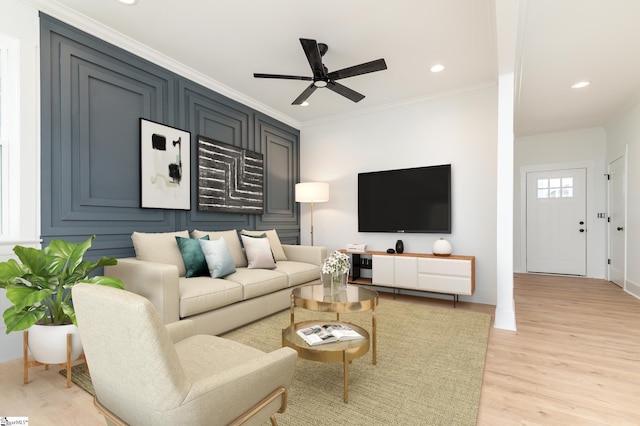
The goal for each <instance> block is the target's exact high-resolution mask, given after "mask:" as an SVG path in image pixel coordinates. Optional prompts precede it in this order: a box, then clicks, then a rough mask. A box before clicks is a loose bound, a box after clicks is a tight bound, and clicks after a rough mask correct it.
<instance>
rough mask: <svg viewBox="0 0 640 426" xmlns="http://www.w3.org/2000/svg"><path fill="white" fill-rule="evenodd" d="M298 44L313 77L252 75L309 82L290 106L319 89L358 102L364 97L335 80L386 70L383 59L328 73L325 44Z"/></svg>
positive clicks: (308, 41)
mask: <svg viewBox="0 0 640 426" xmlns="http://www.w3.org/2000/svg"><path fill="white" fill-rule="evenodd" d="M300 44H302V49H303V50H304V53H305V55H307V60H308V61H309V65H311V70H312V71H313V77H303V76H297V75H281V74H259V73H255V74H253V76H254V77H255V78H279V79H286V80H305V81H311V84H310V85H309V87H307V88H306V89H304V91H303V92H302V93H301V94H300V96H298V97H297V98H296V99H295V100H294V101H293V102H292V105H300V104H302V103H303V102H304V101H306V100H307V98H309V96H311V94H312V93H313V92H315V90H316V89H317V88H321V87H326V88H327V89H329V90H332V91H334V92H336V93H338V94H339V95H342V96H344V97H346V98H348V99H351V100H352V101H353V102H359V101H361V100H362V99H364V95H362V94H360V93H358V92H356V91H355V90H352V89H349V88H348V87H346V86H343V85H342V84H340V83H337V82H336V80H340V79H342V78H348V77H354V76H356V75H361V74H367V73H370V72H375V71H382V70H386V69H387V64H386V62H385V61H384V59H378V60H375V61H371V62H366V63H364V64H360V65H354V66H352V67H348V68H343V69H341V70H338V71H332V72H329V70H328V69H327V67H325V66H324V64H323V63H322V57H323V56H324V54H325V53H327V50H329V47H328V46H327V45H326V44H324V43H318V42H316V41H315V40H311V39H306V38H301V39H300Z"/></svg>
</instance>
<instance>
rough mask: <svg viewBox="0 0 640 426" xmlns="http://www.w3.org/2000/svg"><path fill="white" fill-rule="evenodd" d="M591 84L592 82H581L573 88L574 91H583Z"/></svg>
mask: <svg viewBox="0 0 640 426" xmlns="http://www.w3.org/2000/svg"><path fill="white" fill-rule="evenodd" d="M590 84H591V82H589V81H581V82H579V83H576V84H574V85H573V86H571V88H572V89H582V88H583V87H587V86H588V85H590Z"/></svg>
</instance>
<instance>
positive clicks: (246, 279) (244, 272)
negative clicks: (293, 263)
mask: <svg viewBox="0 0 640 426" xmlns="http://www.w3.org/2000/svg"><path fill="white" fill-rule="evenodd" d="M225 281H233V282H235V283H237V284H240V285H242V288H243V291H244V295H243V298H244V299H245V300H246V299H251V298H254V297H258V296H262V295H263V294H268V293H273V292H274V291H277V290H282V289H283V288H287V285H288V279H287V276H286V275H285V274H283V273H281V272H276V271H274V270H269V269H249V268H238V269H237V270H236V272H235V273H233V274H231V275H227V277H226V278H225Z"/></svg>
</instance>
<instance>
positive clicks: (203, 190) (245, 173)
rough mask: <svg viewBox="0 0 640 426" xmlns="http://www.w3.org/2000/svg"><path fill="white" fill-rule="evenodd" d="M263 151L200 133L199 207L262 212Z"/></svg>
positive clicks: (230, 211) (225, 210)
mask: <svg viewBox="0 0 640 426" xmlns="http://www.w3.org/2000/svg"><path fill="white" fill-rule="evenodd" d="M263 184H264V161H263V156H262V154H260V153H257V152H254V151H249V150H247V149H243V148H238V147H236V146H233V145H229V144H226V143H222V142H218V141H215V140H213V139H210V138H207V137H205V136H198V210H203V211H215V212H227V213H250V214H262V213H263V211H264V197H263V195H264V189H263Z"/></svg>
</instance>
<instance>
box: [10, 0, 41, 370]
mask: <svg viewBox="0 0 640 426" xmlns="http://www.w3.org/2000/svg"><path fill="white" fill-rule="evenodd" d="M38 28H39V21H38V11H37V10H36V9H34V8H33V7H31V6H27V5H25V4H24V3H22V2H21V1H18V0H2V3H1V4H0V35H1V36H2V37H3V38H6V39H10V40H12V42H15V47H16V48H17V51H18V52H19V55H18V56H17V60H18V61H19V69H18V70H17V80H18V84H17V85H12V88H15V87H16V86H17V89H18V90H19V99H20V105H19V109H17V114H16V118H17V120H18V124H17V126H16V128H15V130H14V136H15V139H14V140H13V141H12V142H15V144H14V145H12V146H10V147H9V149H10V151H9V153H8V155H9V167H10V173H9V175H8V176H7V181H5V182H3V190H4V191H7V190H8V191H10V194H9V202H8V203H7V204H6V205H3V213H4V214H8V215H9V218H10V220H11V226H10V227H9V229H6V230H5V233H4V235H2V237H0V261H4V260H7V259H8V258H9V257H11V256H12V255H13V252H12V248H13V246H15V245H16V244H21V245H31V246H33V245H35V246H37V245H38V238H39V235H40V227H39V223H40V215H39V212H40V203H39V199H40V192H39V180H40V142H39V139H40V134H39V130H38V129H39V128H40V110H39V96H40V93H39V90H38V87H39V84H38V82H39V78H40V73H39V60H38V56H39V52H38V46H39V44H40V42H39V29H38ZM15 112H16V111H14V110H12V111H11V113H15ZM4 293H5V291H4V290H0V312H4V311H5V309H7V307H9V306H10V305H9V302H8V301H7V300H6V298H5V294H4ZM5 330H6V328H5V326H4V321H0V362H2V361H6V360H9V359H14V358H18V357H20V356H21V355H22V333H11V334H9V335H7V334H5Z"/></svg>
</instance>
